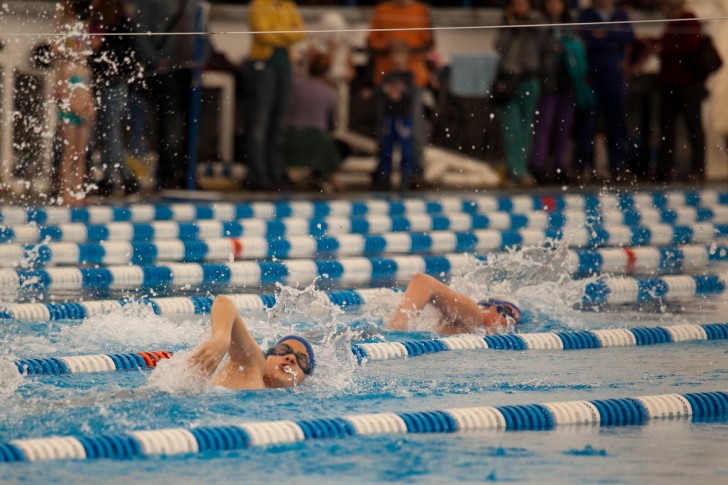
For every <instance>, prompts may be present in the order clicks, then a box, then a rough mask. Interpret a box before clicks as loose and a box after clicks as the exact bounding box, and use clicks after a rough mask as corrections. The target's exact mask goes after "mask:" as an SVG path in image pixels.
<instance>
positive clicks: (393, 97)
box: [372, 40, 416, 191]
mask: <svg viewBox="0 0 728 485" xmlns="http://www.w3.org/2000/svg"><path fill="white" fill-rule="evenodd" d="M409 54H410V48H409V46H408V45H407V44H406V43H405V42H403V41H400V40H395V41H394V42H392V44H391V46H390V50H389V55H390V57H391V60H392V64H393V66H394V68H393V70H392V71H390V72H387V73H385V74H384V77H383V79H382V83H381V85H380V87H379V95H380V96H381V97H382V98H383V116H382V120H381V124H380V131H379V165H378V166H377V170H376V172H375V173H374V179H373V181H372V188H373V189H375V190H386V191H388V190H391V176H392V153H393V152H394V147H395V144H397V143H398V144H399V149H400V154H401V158H400V166H399V167H400V168H399V171H400V189H405V188H408V187H410V186H411V185H412V179H413V177H414V175H415V174H414V171H415V169H416V166H415V159H414V143H413V137H414V133H413V130H412V115H413V112H414V105H413V102H414V98H415V96H414V90H415V84H414V76H413V74H412V71H410V70H409V68H408V66H407V65H408V61H409Z"/></svg>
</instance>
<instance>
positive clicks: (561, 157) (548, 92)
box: [531, 0, 576, 183]
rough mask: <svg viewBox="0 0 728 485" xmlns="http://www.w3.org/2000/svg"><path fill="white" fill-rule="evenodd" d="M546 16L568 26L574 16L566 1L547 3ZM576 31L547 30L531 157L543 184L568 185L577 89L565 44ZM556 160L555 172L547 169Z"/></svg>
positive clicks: (537, 175) (551, 20) (536, 173)
mask: <svg viewBox="0 0 728 485" xmlns="http://www.w3.org/2000/svg"><path fill="white" fill-rule="evenodd" d="M543 13H544V17H545V19H546V21H547V22H552V23H555V24H565V23H569V22H571V15H570V14H569V10H568V9H567V7H566V3H565V1H564V0H546V1H545V2H544V5H543ZM575 40H576V36H575V35H574V34H573V31H572V30H571V29H570V28H568V27H564V26H554V27H550V28H548V29H547V30H546V39H545V42H544V44H543V54H542V71H541V99H540V101H539V104H538V111H537V114H536V127H535V132H534V139H533V154H532V156H531V171H532V174H533V176H534V178H535V179H536V180H537V181H538V182H540V183H543V182H554V181H555V182H565V181H567V179H568V178H567V161H568V148H569V141H570V139H571V132H572V125H573V121H574V102H575V89H574V83H573V81H572V79H571V78H570V76H569V71H568V70H567V62H566V57H565V56H566V55H568V54H569V52H568V51H566V50H565V49H567V47H565V42H568V41H571V42H573V41H575ZM549 156H552V157H553V167H554V171H553V172H549V170H548V169H547V161H548V157H549Z"/></svg>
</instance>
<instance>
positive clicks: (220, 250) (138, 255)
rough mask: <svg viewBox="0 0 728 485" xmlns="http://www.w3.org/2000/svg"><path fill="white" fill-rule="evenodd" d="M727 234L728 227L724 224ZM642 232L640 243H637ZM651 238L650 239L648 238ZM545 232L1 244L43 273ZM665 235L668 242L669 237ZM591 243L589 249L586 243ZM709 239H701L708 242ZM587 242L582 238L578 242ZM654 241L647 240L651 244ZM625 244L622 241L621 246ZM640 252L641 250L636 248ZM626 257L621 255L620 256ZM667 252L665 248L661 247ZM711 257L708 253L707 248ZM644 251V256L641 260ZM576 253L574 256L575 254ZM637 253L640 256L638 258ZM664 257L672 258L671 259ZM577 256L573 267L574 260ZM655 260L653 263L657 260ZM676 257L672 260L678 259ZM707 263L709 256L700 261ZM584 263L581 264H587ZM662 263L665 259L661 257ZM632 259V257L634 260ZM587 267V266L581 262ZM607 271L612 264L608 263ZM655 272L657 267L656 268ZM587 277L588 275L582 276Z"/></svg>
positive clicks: (477, 245)
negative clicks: (80, 267)
mask: <svg viewBox="0 0 728 485" xmlns="http://www.w3.org/2000/svg"><path fill="white" fill-rule="evenodd" d="M725 227H726V228H727V229H728V226H725ZM663 231H666V232H652V231H651V232H650V233H649V234H647V233H637V232H635V231H633V232H632V234H633V238H632V239H633V242H637V243H647V244H651V243H652V242H653V241H657V242H664V241H665V240H666V239H672V240H673V241H674V240H675V239H676V238H677V239H679V240H681V241H685V240H687V239H690V237H689V236H690V235H691V234H686V233H678V231H677V230H675V229H669V228H668V229H667V230H665V229H663ZM635 234H637V235H638V237H634V235H635ZM607 235H608V236H609V241H605V234H604V233H603V232H601V231H600V230H596V229H594V230H591V231H587V230H580V231H570V232H569V233H568V235H567V236H566V238H567V239H566V240H565V244H568V245H569V246H571V247H584V246H586V247H594V246H603V245H606V244H609V243H610V242H611V241H614V242H615V244H616V243H617V240H620V241H621V239H620V237H619V235H618V233H617V230H612V232H611V234H607ZM648 235H649V238H648V237H647V236H648ZM544 236H546V234H545V233H544V232H542V231H533V230H522V231H518V232H501V231H493V230H475V231H471V232H453V231H432V232H427V233H411V232H394V233H385V234H381V235H362V234H342V235H338V236H316V237H314V236H291V237H288V238H261V237H240V238H216V239H204V240H193V241H181V240H159V241H154V242H122V241H107V242H100V243H73V242H49V243H40V244H31V245H22V244H0V268H13V267H16V268H17V267H22V268H40V267H50V266H67V265H74V266H76V265H79V264H100V265H104V266H108V265H123V264H129V263H131V264H153V263H157V262H186V263H192V262H194V263H197V262H221V261H234V260H242V259H288V258H313V257H329V256H339V257H346V256H383V255H388V254H421V253H425V254H444V253H462V252H475V253H486V252H493V251H503V250H505V249H508V248H510V249H515V248H518V247H522V246H537V245H541V244H543V243H544V240H545V239H544ZM666 236H667V237H666ZM692 236H695V237H693V238H692V239H695V240H698V239H700V241H695V242H702V243H707V242H710V241H711V240H712V238H708V237H707V236H708V234H705V235H700V236H696V235H695V234H694V233H693V234H692ZM586 237H588V238H589V240H588V241H586V244H583V243H584V241H583V239H584V238H586ZM706 238H707V239H708V241H703V240H702V239H706ZM580 239H582V240H580ZM648 239H649V241H648ZM616 245H619V246H624V244H622V243H621V242H620V243H619V244H616ZM634 250H635V251H637V249H634ZM619 251H624V250H623V249H619V250H617V252H619ZM659 251H662V252H663V253H665V252H666V251H668V249H667V248H665V249H664V250H663V249H660V250H659ZM669 251H670V254H671V255H674V256H675V257H678V258H680V259H683V260H684V259H685V258H684V257H683V256H682V254H678V253H681V252H684V251H682V250H675V249H670V250H669ZM692 251H693V253H695V254H693V257H698V256H699V255H698V253H697V251H698V250H692ZM701 251H702V252H705V251H706V249H705V247H703V249H702V250H701ZM642 253H644V251H643V252H640V254H642ZM723 253H724V251H721V250H720V247H718V246H716V248H715V249H714V250H713V251H712V254H713V255H714V257H715V258H718V257H720V255H721V254H723ZM574 254H576V253H574ZM592 254H593V255H589V256H583V257H581V256H579V257H578V260H579V261H580V263H579V264H578V266H577V268H574V272H580V271H578V268H580V267H581V266H590V268H589V271H591V272H593V270H594V269H596V268H595V267H594V266H598V265H599V263H600V261H602V262H603V261H605V260H606V259H608V258H614V257H617V258H619V257H618V256H615V254H616V253H615V252H603V254H602V252H594V253H592ZM635 254H636V253H635ZM665 254H666V253H665ZM574 257H575V256H571V258H572V259H570V262H573V258H574ZM652 259H653V260H654V259H655V258H654V257H653V258H652ZM673 259H674V258H673ZM700 259H701V260H706V261H707V257H703V256H700ZM582 260H583V261H582ZM657 260H658V261H659V260H660V256H659V254H658V256H657ZM630 261H631V259H630ZM582 263H583V264H582ZM607 266H609V263H608V262H607ZM655 269H657V268H655ZM581 273H583V271H581Z"/></svg>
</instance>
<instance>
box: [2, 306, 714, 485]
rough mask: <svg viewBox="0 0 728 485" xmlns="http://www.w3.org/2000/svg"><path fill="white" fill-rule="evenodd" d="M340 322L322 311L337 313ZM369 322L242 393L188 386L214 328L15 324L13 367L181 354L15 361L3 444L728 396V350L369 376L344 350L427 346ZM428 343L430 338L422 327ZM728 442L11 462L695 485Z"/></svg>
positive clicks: (379, 365) (83, 477)
mask: <svg viewBox="0 0 728 485" xmlns="http://www.w3.org/2000/svg"><path fill="white" fill-rule="evenodd" d="M382 305H383V306H384V307H386V306H387V302H382ZM725 310H726V308H725V306H724V305H712V306H711V307H710V309H709V310H706V311H701V310H700V308H699V307H698V306H695V307H693V308H691V309H690V310H689V313H682V314H652V315H647V316H645V314H644V313H639V312H634V313H631V314H630V313H629V312H627V311H622V312H620V313H600V314H589V313H586V314H584V315H583V316H582V318H581V320H580V321H579V322H578V323H576V324H575V325H574V326H575V327H577V328H578V329H583V328H609V327H615V326H617V327H621V326H625V325H629V324H630V321H633V322H634V321H637V322H638V323H639V325H640V326H647V325H650V324H660V325H669V324H672V323H684V322H696V321H719V319H720V316H721V315H725ZM325 313H326V312H323V313H322V314H321V315H319V316H320V317H321V318H322V319H326V318H330V317H331V315H328V314H325ZM361 317H362V315H343V316H342V315H339V316H338V320H339V323H340V324H341V325H339V326H338V327H339V328H337V329H331V330H330V331H331V332H332V334H333V336H332V337H331V336H330V337H331V338H332V340H331V341H330V342H329V343H328V344H326V345H324V346H317V349H318V350H319V354H320V356H319V357H318V359H319V362H321V365H320V366H319V368H318V369H317V373H316V376H315V377H314V378H313V379H311V381H310V382H309V383H308V384H307V385H305V386H302V387H300V388H297V389H294V390H265V391H229V390H223V389H219V388H211V387H208V386H204V385H201V384H200V383H199V382H194V381H191V382H190V381H189V380H188V381H185V378H184V371H185V369H184V366H183V365H182V364H183V360H184V356H185V349H188V348H190V347H192V346H193V345H194V344H195V343H197V342H199V341H200V339H201V338H202V337H203V336H204V330H205V323H206V321H205V319H204V318H196V319H188V320H185V321H171V320H168V319H165V318H164V317H158V316H155V315H153V314H151V312H149V310H147V309H146V308H142V307H136V308H135V307H133V306H132V307H127V308H125V309H123V310H119V311H117V312H115V313H111V314H109V315H105V316H103V317H95V318H92V319H89V320H87V321H85V322H84V323H82V324H72V323H70V324H65V325H64V324H55V325H52V326H46V328H45V329H44V332H43V336H40V335H39V333H38V331H37V330H38V329H39V328H40V327H42V325H40V324H38V325H27V324H18V325H9V326H7V327H4V329H3V332H4V335H3V340H4V341H6V342H8V343H9V344H10V345H8V346H7V347H5V348H6V349H7V348H10V349H13V352H11V353H8V352H4V353H5V358H4V359H3V361H5V362H8V361H10V360H12V358H13V357H18V356H19V355H17V356H16V355H15V352H19V350H20V351H22V352H23V353H27V354H32V355H74V354H83V353H89V352H125V351H128V352H131V351H135V350H140V349H149V350H152V349H160V348H168V349H170V350H173V351H177V355H176V356H175V357H174V358H173V359H172V360H169V361H163V362H162V363H161V364H160V366H159V368H157V369H156V370H154V371H152V372H149V371H126V372H114V373H98V374H80V375H73V376H36V377H25V378H21V377H19V375H18V374H17V371H16V370H15V369H14V368H12V367H11V366H10V365H7V366H6V368H3V369H2V376H3V377H4V382H3V385H2V387H0V390H1V392H2V400H3V402H4V406H3V407H4V409H5V412H4V413H3V416H2V417H1V418H0V439H2V441H8V440H10V439H15V438H21V437H22V438H28V437H46V436H52V435H57V436H63V435H74V436H82V435H98V434H114V433H126V432H129V431H131V430H139V429H161V428H169V427H194V426H201V425H206V426H215V425H225V424H232V423H241V422H248V421H266V420H271V419H275V420H279V419H291V420H299V419H313V418H319V417H337V416H344V415H348V414H361V413H370V412H403V411H421V410H432V409H445V408H458V407H472V406H492V405H506V404H532V403H538V402H556V401H567V400H580V399H603V398H612V397H615V398H617V397H632V396H642V395H656V394H670V393H687V392H699V391H718V390H725V389H728V368H727V367H726V362H728V349H727V348H726V345H725V341H705V342H686V343H677V344H667V345H656V346H650V347H634V348H632V347H625V348H609V349H593V350H580V351H522V352H518V351H496V350H471V351H461V352H445V353H439V354H433V355H425V356H419V357H413V358H407V359H399V360H390V361H372V362H367V363H364V364H363V365H361V366H360V365H357V364H356V361H355V360H354V358H353V356H351V355H347V352H342V351H341V349H342V348H346V346H345V345H344V342H345V341H347V339H351V338H355V340H357V341H358V339H359V338H362V337H363V338H367V337H368V338H369V340H379V339H382V338H384V339H387V340H403V339H405V338H411V337H412V336H409V335H403V334H398V333H387V332H382V331H381V330H380V329H379V328H378V327H377V325H375V324H373V323H371V322H370V323H366V322H361V321H360V319H361ZM590 317H591V318H590ZM590 319H592V320H594V321H595V323H591V322H590ZM610 320H611V322H610ZM122 321H123V322H124V323H123V324H122V323H121V322H122ZM247 321H248V322H249V323H250V325H251V328H252V330H253V331H254V332H255V333H256V334H257V335H266V334H268V335H273V334H280V333H282V332H284V331H288V330H289V328H284V329H281V328H272V327H271V325H269V324H268V323H267V315H266V314H265V313H264V312H259V314H257V315H256V314H251V315H248V318H247ZM342 322H343V323H345V324H346V323H348V324H350V325H345V324H342ZM290 326H291V327H294V328H295V329H296V330H302V331H304V333H305V331H306V329H307V328H309V329H310V330H313V329H314V328H315V327H316V325H315V324H312V323H311V324H308V325H307V324H306V323H300V322H298V323H296V324H295V325H294V324H291V325H290ZM555 326H558V327H561V326H563V322H552V323H547V324H543V323H538V324H537V323H533V322H532V323H526V324H525V325H524V326H523V329H521V331H523V332H528V331H530V330H531V329H536V328H537V329H538V331H545V330H546V331H547V330H549V329H550V328H549V327H551V328H553V327H555ZM273 327H275V325H274V326H273ZM347 329H349V330H347ZM534 331H535V330H534ZM357 333H358V334H359V335H358V336H357ZM414 337H415V338H427V337H428V334H427V332H424V331H423V332H419V333H416V334H415V335H414ZM430 337H431V335H430ZM266 338H267V337H266ZM270 340H272V337H271V338H270ZM726 439H728V426H727V423H726V422H724V421H721V422H714V423H695V424H691V423H690V422H689V421H686V420H676V421H658V422H650V423H649V424H647V425H644V426H635V427H626V428H583V427H562V428H557V429H555V430H553V431H545V432H489V433H486V432H481V433H477V432H471V433H464V434H453V435H411V434H408V435H382V436H376V437H354V438H349V439H334V440H321V441H314V442H309V441H307V442H302V443H295V444H289V445H280V446H272V447H267V448H255V447H253V448H248V449H244V450H237V451H230V452H208V453H204V454H200V455H183V456H172V457H157V458H144V459H134V460H132V462H129V461H121V462H115V461H110V460H92V461H84V462H81V461H60V462H36V463H15V464H0V476H2V477H4V479H5V480H9V481H17V482H26V483H41V482H45V481H48V480H53V481H58V482H67V483H78V482H85V481H90V480H91V479H92V477H96V478H99V479H103V480H104V482H107V483H114V482H117V481H118V482H122V481H127V480H135V479H138V480H156V479H164V480H169V481H174V482H178V483H198V482H201V481H205V482H210V483H212V482H219V483H224V482H234V481H239V480H240V479H241V478H244V479H245V480H247V481H250V482H253V483H260V482H264V481H269V480H283V479H286V478H288V477H291V478H295V477H297V478H298V479H302V480H304V482H313V481H317V482H338V481H340V480H341V479H342V477H348V478H347V479H348V480H352V481H355V482H356V481H360V482H382V481H390V480H398V481H399V480H404V481H416V482H423V481H424V482H442V481H463V482H482V481H508V482H511V481H515V482H520V481H536V480H538V481H542V480H543V479H544V477H547V478H548V479H547V480H546V481H547V482H549V481H551V480H554V481H583V482H609V483H612V482H618V483H630V482H631V483H634V482H644V481H657V480H662V479H668V480H670V481H672V480H675V481H676V482H680V481H682V480H681V477H684V478H685V480H688V479H689V480H690V481H691V482H695V483H700V482H704V483H716V482H718V481H720V480H721V479H722V480H725V477H726V476H728V466H726V464H725V461H724V447H723V444H724V443H725V442H726Z"/></svg>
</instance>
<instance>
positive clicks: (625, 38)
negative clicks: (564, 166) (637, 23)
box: [574, 0, 634, 180]
mask: <svg viewBox="0 0 728 485" xmlns="http://www.w3.org/2000/svg"><path fill="white" fill-rule="evenodd" d="M627 21H629V16H628V15H627V12H626V11H624V10H623V9H621V8H617V7H615V0H593V6H592V7H590V8H587V9H585V10H583V11H582V12H581V14H580V15H579V22H584V23H594V22H627ZM582 39H583V40H584V44H585V45H586V51H587V59H588V61H589V77H588V79H589V84H590V85H591V87H592V89H594V93H595V95H596V103H597V104H596V108H595V109H583V110H578V111H577V113H576V124H575V126H576V134H575V146H576V149H575V154H574V156H575V159H576V163H577V166H578V167H579V169H580V170H581V171H582V172H584V174H583V175H584V177H585V178H586V179H587V180H590V179H591V178H592V174H593V169H594V136H595V134H596V127H597V119H598V117H599V115H600V114H603V115H604V122H605V125H606V138H607V149H608V152H609V168H610V172H611V177H616V176H617V174H622V176H624V172H623V169H626V168H627V166H626V144H627V141H626V132H625V130H626V129H625V121H626V120H625V117H626V114H625V109H626V106H625V104H626V96H627V88H626V85H627V84H626V76H625V51H626V49H627V47H628V46H629V45H630V44H631V43H632V42H633V41H634V32H633V30H632V26H631V24H628V23H627V24H612V25H606V26H604V27H600V26H589V27H585V28H584V30H582Z"/></svg>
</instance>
